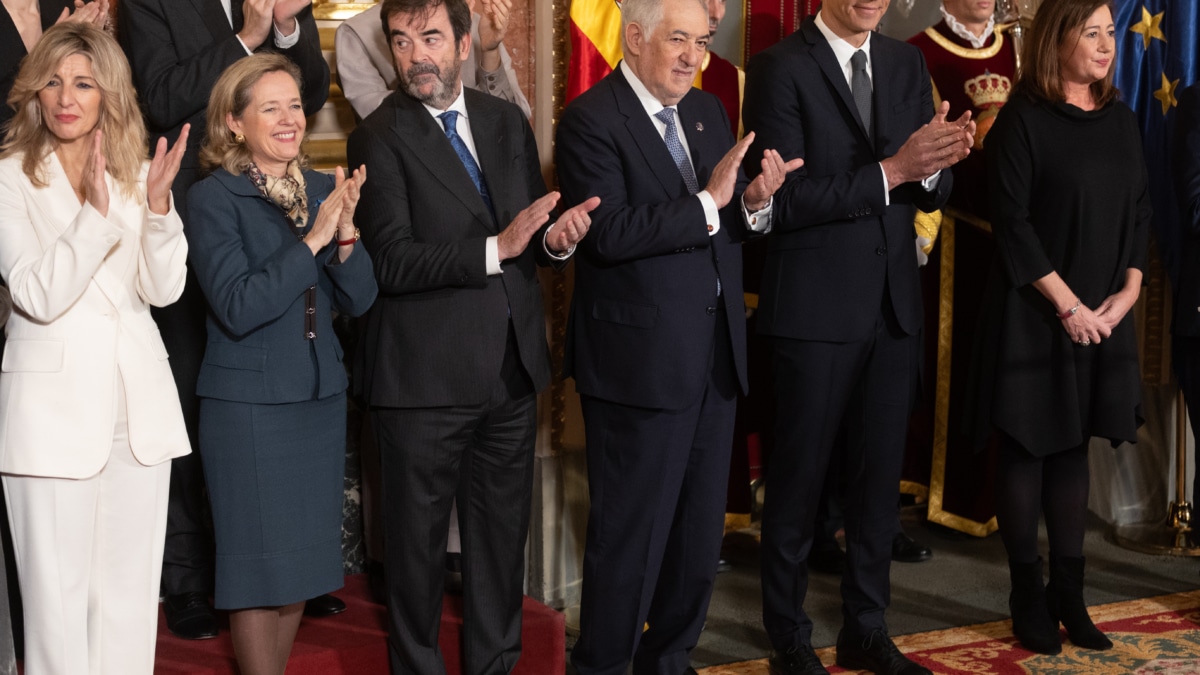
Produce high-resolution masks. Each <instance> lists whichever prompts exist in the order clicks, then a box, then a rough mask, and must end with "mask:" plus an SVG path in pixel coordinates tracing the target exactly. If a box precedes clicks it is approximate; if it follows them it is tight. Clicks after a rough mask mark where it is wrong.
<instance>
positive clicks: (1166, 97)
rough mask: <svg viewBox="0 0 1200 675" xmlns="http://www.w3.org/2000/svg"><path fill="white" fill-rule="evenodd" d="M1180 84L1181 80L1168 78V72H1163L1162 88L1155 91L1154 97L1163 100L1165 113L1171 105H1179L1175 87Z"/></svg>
mask: <svg viewBox="0 0 1200 675" xmlns="http://www.w3.org/2000/svg"><path fill="white" fill-rule="evenodd" d="M1178 86H1179V80H1174V81H1171V80H1168V79H1167V74H1166V73H1163V76H1162V88H1161V89H1159V90H1158V91H1156V92H1154V98H1156V99H1158V100H1160V101H1162V106H1163V114H1164V115H1166V114H1167V111H1168V110H1170V109H1171V106H1177V105H1179V101H1178V100H1176V99H1175V87H1178Z"/></svg>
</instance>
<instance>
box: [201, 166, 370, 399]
mask: <svg viewBox="0 0 1200 675" xmlns="http://www.w3.org/2000/svg"><path fill="white" fill-rule="evenodd" d="M304 177H305V181H306V183H307V193H308V204H309V219H308V225H307V226H306V228H305V230H303V231H299V232H300V234H303V233H304V232H307V231H308V229H310V228H311V227H312V224H313V223H314V222H316V219H317V214H318V213H319V210H320V204H321V202H322V201H323V200H324V199H325V197H326V196H328V195H329V193H330V192H331V191H332V190H333V186H334V182H333V179H332V178H331V177H329V176H327V175H325V174H322V173H318V172H315V171H309V170H306V171H305V172H304ZM188 214H189V217H188V219H187V223H188V224H187V225H186V226H185V233H186V235H187V239H188V243H189V245H190V246H191V256H190V262H191V264H192V267H193V268H194V269H195V271H196V279H197V280H198V281H199V283H200V289H201V290H202V291H203V292H204V296H205V297H206V298H207V299H208V306H209V310H208V344H207V347H206V349H205V352H204V361H203V363H202V364H201V366H200V378H199V380H198V382H197V385H196V394H197V395H199V396H203V397H206V398H216V399H222V400H226V401H240V402H245V403H292V402H296V401H307V400H312V399H321V398H326V397H328V396H332V395H334V394H338V393H340V392H342V391H345V389H346V387H347V383H348V381H347V377H346V371H345V368H344V367H343V366H342V347H341V345H340V344H339V343H338V339H337V336H336V335H334V332H333V313H334V312H338V313H340V314H348V315H350V316H360V315H362V314H363V313H365V312H366V311H367V309H368V308H370V306H371V304H372V303H373V302H374V301H375V295H376V293H377V287H376V285H375V275H374V270H373V269H372V266H371V258H370V256H368V255H367V253H366V251H365V250H363V247H362V244H361V243H358V244H355V250H354V252H353V253H352V254H351V255H350V257H349V258H347V259H346V260H345V261H344V262H338V258H337V245H336V244H334V243H332V242H331V243H330V244H329V245H328V246H326V247H325V248H323V249H321V251H319V252H318V253H317V255H316V256H315V257H314V256H313V254H312V251H311V250H310V249H309V248H308V246H307V245H306V244H304V243H303V242H302V241H300V239H299V237H298V236H297V232H298V231H297V230H296V228H294V227H293V226H292V225H291V223H290V222H289V221H288V219H287V217H286V216H285V215H284V214H283V211H282V210H280V208H279V207H278V206H276V205H275V204H274V203H273V202H271V201H270V200H268V199H267V198H266V197H263V196H262V195H261V194H260V193H259V192H258V189H257V188H256V187H254V185H253V184H252V183H251V182H250V180H249V179H247V178H246V177H245V176H242V175H237V176H235V175H232V174H230V173H229V172H227V171H225V170H223V169H220V170H217V171H216V172H215V173H213V174H212V175H211V176H209V177H208V178H205V179H204V180H202V181H200V182H198V183H196V184H195V185H194V186H192V189H191V190H190V191H189V192H188ZM314 286H315V296H316V298H315V300H316V303H315V307H316V311H315V314H313V315H312V319H313V321H312V323H311V324H310V323H307V322H306V320H307V318H308V316H309V315H308V314H307V312H306V309H307V307H308V302H307V299H306V295H307V292H308V289H309V288H312V287H314ZM310 326H312V327H313V332H315V333H316V337H315V338H313V339H309V338H308V336H307V333H308V332H309V327H310Z"/></svg>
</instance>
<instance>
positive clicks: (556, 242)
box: [546, 197, 600, 254]
mask: <svg viewBox="0 0 1200 675" xmlns="http://www.w3.org/2000/svg"><path fill="white" fill-rule="evenodd" d="M597 206H600V198H599V197H592V198H590V199H587V200H585V201H582V202H580V203H579V204H576V205H575V206H573V207H571V208H569V209H567V210H566V211H564V212H563V213H562V215H560V216H559V217H558V220H556V221H554V225H551V226H550V231H549V232H548V233H547V234H546V248H547V249H549V250H550V251H553V252H557V253H559V254H563V253H566V252H568V251H570V250H571V248H572V247H573V246H575V244H578V243H579V241H580V240H581V239H583V235H585V234H587V231H588V228H589V227H591V226H592V217H591V216H590V215H589V214H590V213H591V212H592V211H594V210H595V209H596V207H597Z"/></svg>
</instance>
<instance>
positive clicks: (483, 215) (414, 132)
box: [392, 92, 496, 233]
mask: <svg viewBox="0 0 1200 675" xmlns="http://www.w3.org/2000/svg"><path fill="white" fill-rule="evenodd" d="M392 99H393V100H394V101H395V105H396V123H395V126H393V127H392V132H393V133H395V134H396V137H397V138H398V139H400V142H401V143H402V144H403V145H405V146H406V147H407V148H408V149H409V150H411V151H412V153H413V156H414V157H416V158H417V160H418V161H419V162H421V164H423V165H425V168H427V169H429V173H430V174H431V175H432V176H433V177H434V178H435V179H437V180H438V182H440V183H441V184H442V185H444V186H445V187H446V189H447V190H448V191H449V192H450V193H451V194H453V195H454V198H455V199H457V200H458V201H459V202H460V203H461V204H462V205H463V207H464V208H465V209H467V210H468V211H470V212H471V215H473V216H475V220H477V221H479V224H480V226H482V227H483V228H485V229H486V230H487V231H488V232H492V233H494V232H495V230H496V226H495V224H494V223H493V220H492V214H490V213H488V210H487V205H486V204H484V203H483V197H481V196H480V195H479V190H477V189H476V188H475V183H474V182H472V181H471V175H470V174H468V173H467V169H466V167H464V166H463V165H462V162H461V161H460V160H459V159H458V155H456V154H455V153H454V148H453V147H451V145H450V141H449V140H447V138H446V132H445V131H444V130H443V129H442V125H441V124H438V122H437V121H436V120H434V119H433V117H432V116H431V115H430V114H429V112H428V111H427V110H425V106H423V105H421V103H420V102H419V101H417V100H416V99H413V98H411V97H409V96H408V95H406V94H404V93H401V92H397V93H395V94H393V95H392ZM471 133H472V135H473V136H475V137H476V138H479V139H484V138H486V136H484V135H483V134H482V133H477V132H476V131H475V127H474V126H472V127H471ZM480 145H483V144H482V143H476V152H478V151H479V150H478V146H480ZM484 177H485V180H486V177H487V174H486V173H485V174H484Z"/></svg>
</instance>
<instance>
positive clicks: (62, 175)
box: [39, 152, 136, 308]
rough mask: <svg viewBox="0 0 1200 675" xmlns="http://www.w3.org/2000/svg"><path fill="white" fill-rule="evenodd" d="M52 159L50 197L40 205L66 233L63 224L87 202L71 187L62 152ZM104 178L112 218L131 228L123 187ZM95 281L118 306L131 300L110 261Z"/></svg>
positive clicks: (50, 221) (49, 224)
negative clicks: (61, 156)
mask: <svg viewBox="0 0 1200 675" xmlns="http://www.w3.org/2000/svg"><path fill="white" fill-rule="evenodd" d="M49 161H50V166H49V168H48V171H47V173H48V174H49V179H50V180H49V185H47V186H46V188H45V190H46V195H45V196H46V198H45V199H42V200H39V206H40V207H41V209H42V210H43V211H44V212H46V213H47V214H48V217H47V218H45V219H44V221H45V223H46V225H47V227H50V228H52V229H54V230H55V232H54V234H55V235H56V236H62V233H63V230H65V229H66V228H65V227H64V228H63V229H59V225H60V224H62V225H64V226H65V225H70V224H71V223H73V222H75V219H76V218H78V217H79V212H80V211H82V210H83V205H82V204H80V203H79V198H78V197H76V196H75V190H74V188H72V187H71V181H70V180H69V179H68V178H67V173H66V171H64V170H63V166H62V163H61V162H59V161H58V155H56V154H54V153H53V152H51V153H50V155H49ZM104 178H105V182H106V183H108V194H109V207H108V220H109V221H110V222H117V223H121V225H122V227H124V228H125V229H128V225H126V224H125V222H124V221H125V220H126V219H125V218H123V217H122V215H123V214H122V212H121V209H122V207H123V206H124V200H123V199H122V198H121V197H120V187H118V186H117V185H116V183H115V182H114V181H113V179H112V176H108V175H105V177H104ZM135 233H136V230H135ZM125 234H127V233H125ZM125 234H123V235H122V236H125ZM92 282H93V283H95V284H96V287H97V288H99V289H100V291H101V292H102V293H104V295H105V296H106V297H107V298H108V300H109V302H111V303H112V304H113V306H114V307H117V308H121V307H124V306H125V305H126V304H128V300H129V295H128V293H126V292H125V288H124V286H123V285H122V284H121V281H120V279H118V278H117V277H116V276H115V275H114V274H113V273H112V272H111V271H110V270H109V267H108V262H107V261H105V262H103V263H101V264H100V267H99V269H97V270H96V273H95V274H93V275H92Z"/></svg>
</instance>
